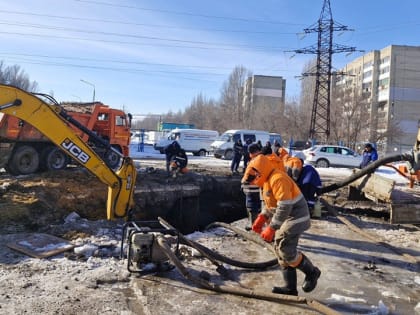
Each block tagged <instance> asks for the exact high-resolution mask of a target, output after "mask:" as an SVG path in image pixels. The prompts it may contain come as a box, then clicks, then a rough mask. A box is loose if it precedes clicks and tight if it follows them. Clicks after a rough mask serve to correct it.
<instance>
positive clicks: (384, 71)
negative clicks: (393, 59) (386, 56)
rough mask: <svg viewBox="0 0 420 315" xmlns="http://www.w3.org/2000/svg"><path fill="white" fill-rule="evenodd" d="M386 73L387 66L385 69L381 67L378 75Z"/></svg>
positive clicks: (387, 70)
mask: <svg viewBox="0 0 420 315" xmlns="http://www.w3.org/2000/svg"><path fill="white" fill-rule="evenodd" d="M388 72H389V66H386V67H383V68H382V69H381V71H380V72H379V73H380V74H384V73H388Z"/></svg>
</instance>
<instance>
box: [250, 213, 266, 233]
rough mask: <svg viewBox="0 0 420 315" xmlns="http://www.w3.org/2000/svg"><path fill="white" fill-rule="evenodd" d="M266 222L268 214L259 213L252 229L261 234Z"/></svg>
mask: <svg viewBox="0 0 420 315" xmlns="http://www.w3.org/2000/svg"><path fill="white" fill-rule="evenodd" d="M265 222H267V218H266V216H265V215H263V214H259V215H258V216H257V218H256V219H255V221H254V223H253V224H252V230H253V231H254V232H255V233H258V234H260V233H261V231H262V228H263V226H264V224H265Z"/></svg>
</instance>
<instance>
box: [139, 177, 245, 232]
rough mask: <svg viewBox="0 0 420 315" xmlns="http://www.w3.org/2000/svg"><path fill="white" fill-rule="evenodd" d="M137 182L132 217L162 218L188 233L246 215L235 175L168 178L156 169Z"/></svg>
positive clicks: (238, 182) (243, 197)
mask: <svg viewBox="0 0 420 315" xmlns="http://www.w3.org/2000/svg"><path fill="white" fill-rule="evenodd" d="M162 179H163V180H162ZM137 183H138V185H137V187H138V188H137V189H136V191H135V199H136V205H137V208H136V211H135V212H134V215H133V219H134V220H154V219H156V218H157V217H162V218H165V219H166V220H168V221H169V222H170V223H171V224H172V225H173V226H174V227H176V228H177V229H178V230H179V231H181V232H182V233H183V234H188V233H191V232H193V231H197V230H202V229H204V228H205V227H206V226H207V225H208V224H210V223H212V222H215V221H221V222H226V223H230V222H233V221H236V220H239V219H242V218H244V217H246V209H245V195H244V193H243V192H242V190H241V185H240V177H239V176H230V175H229V176H226V175H225V176H224V175H206V174H199V173H194V172H190V173H188V174H186V175H182V176H179V177H177V178H168V177H166V174H165V173H164V172H163V171H162V172H161V173H159V171H158V172H156V173H153V174H143V175H140V176H139V179H138V182H137Z"/></svg>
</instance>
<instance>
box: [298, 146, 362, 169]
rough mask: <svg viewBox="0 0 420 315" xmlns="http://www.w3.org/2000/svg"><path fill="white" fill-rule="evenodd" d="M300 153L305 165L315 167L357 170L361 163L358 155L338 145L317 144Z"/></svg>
mask: <svg viewBox="0 0 420 315" xmlns="http://www.w3.org/2000/svg"><path fill="white" fill-rule="evenodd" d="M302 152H303V153H304V154H305V158H306V159H305V163H309V164H312V165H314V166H315V167H330V166H334V167H349V168H356V167H357V168H359V166H360V163H361V162H362V156H361V155H360V154H358V153H356V152H354V151H353V150H351V149H349V148H347V147H343V146H339V145H327V144H322V145H320V144H318V145H315V146H313V147H311V148H309V149H306V150H304V151H302Z"/></svg>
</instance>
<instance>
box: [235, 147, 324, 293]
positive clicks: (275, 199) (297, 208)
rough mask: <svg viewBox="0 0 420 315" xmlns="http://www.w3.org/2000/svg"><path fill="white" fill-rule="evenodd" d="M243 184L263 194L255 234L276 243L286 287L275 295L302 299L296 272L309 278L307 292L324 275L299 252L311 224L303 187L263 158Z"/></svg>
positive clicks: (304, 286)
mask: <svg viewBox="0 0 420 315" xmlns="http://www.w3.org/2000/svg"><path fill="white" fill-rule="evenodd" d="M242 183H249V184H252V185H256V186H259V187H260V188H262V190H263V198H264V201H265V203H266V207H265V209H264V211H262V212H261V213H260V214H259V215H258V217H257V219H256V220H255V221H254V224H253V225H252V230H253V231H254V232H256V233H259V234H260V235H261V237H262V238H263V239H264V240H265V241H267V242H269V243H271V242H273V240H274V249H275V251H276V253H277V256H278V259H279V263H280V266H281V267H282V274H283V278H284V282H285V285H284V286H282V287H277V286H275V287H273V289H272V292H273V293H280V294H288V295H298V291H297V285H296V282H297V275H296V269H299V270H301V271H302V272H303V273H304V274H305V280H304V282H303V284H302V289H303V291H305V292H310V291H312V290H313V289H315V287H316V285H317V281H318V278H319V277H320V275H321V271H320V270H319V269H318V268H317V267H315V266H314V265H313V264H312V262H311V261H310V260H309V259H308V258H307V257H306V256H305V255H304V254H302V253H301V252H299V251H298V250H297V245H298V242H299V238H300V236H301V234H302V233H303V232H304V231H306V230H307V229H309V227H310V224H311V223H310V215H309V210H308V206H307V204H306V201H305V198H304V197H303V195H302V193H301V192H300V190H299V187H298V186H297V185H296V183H295V182H294V181H293V179H292V178H290V176H288V175H287V174H286V173H285V172H282V171H280V170H278V169H276V168H275V167H274V166H273V164H272V163H270V161H269V160H268V158H267V157H266V156H264V155H262V154H259V155H257V156H256V157H255V158H253V159H252V160H251V162H250V163H249V164H248V167H247V169H246V172H245V174H244V176H243V178H242ZM270 218H271V219H270ZM264 226H265V228H264ZM263 228H264V229H263Z"/></svg>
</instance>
